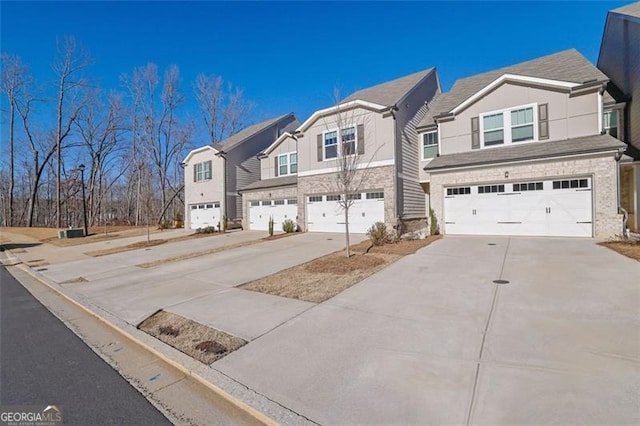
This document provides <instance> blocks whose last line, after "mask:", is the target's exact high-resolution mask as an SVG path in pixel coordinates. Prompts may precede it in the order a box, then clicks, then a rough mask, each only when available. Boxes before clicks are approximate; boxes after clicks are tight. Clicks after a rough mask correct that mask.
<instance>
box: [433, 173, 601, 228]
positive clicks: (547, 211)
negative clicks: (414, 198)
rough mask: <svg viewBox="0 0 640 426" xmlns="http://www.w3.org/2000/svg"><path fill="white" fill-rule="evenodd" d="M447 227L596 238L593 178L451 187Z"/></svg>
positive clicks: (446, 207)
mask: <svg viewBox="0 0 640 426" xmlns="http://www.w3.org/2000/svg"><path fill="white" fill-rule="evenodd" d="M445 191H446V192H445V196H444V217H445V232H446V233H447V234H466V235H523V236H564V237H591V236H592V235H593V225H592V221H593V220H592V217H593V215H592V191H591V179H590V178H578V179H558V180H549V181H531V182H520V183H506V184H491V185H480V186H460V187H453V188H446V189H445Z"/></svg>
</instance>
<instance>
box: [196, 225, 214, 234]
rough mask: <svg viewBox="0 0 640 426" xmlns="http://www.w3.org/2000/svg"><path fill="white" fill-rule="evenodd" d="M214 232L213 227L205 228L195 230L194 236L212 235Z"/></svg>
mask: <svg viewBox="0 0 640 426" xmlns="http://www.w3.org/2000/svg"><path fill="white" fill-rule="evenodd" d="M214 232H216V227H215V226H207V227H205V228H198V229H196V234H213V233H214Z"/></svg>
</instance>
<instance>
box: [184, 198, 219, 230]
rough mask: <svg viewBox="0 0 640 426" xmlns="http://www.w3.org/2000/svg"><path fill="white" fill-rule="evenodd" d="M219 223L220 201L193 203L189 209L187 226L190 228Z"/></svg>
mask: <svg viewBox="0 0 640 426" xmlns="http://www.w3.org/2000/svg"><path fill="white" fill-rule="evenodd" d="M219 223H220V203H219V202H212V203H202V204H193V205H191V208H190V210H189V226H190V228H191V229H198V228H206V227H208V226H218V224H219Z"/></svg>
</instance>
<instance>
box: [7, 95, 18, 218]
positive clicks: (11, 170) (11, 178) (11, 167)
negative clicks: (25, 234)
mask: <svg viewBox="0 0 640 426" xmlns="http://www.w3.org/2000/svg"><path fill="white" fill-rule="evenodd" d="M15 114H16V110H15V105H14V103H13V102H12V103H11V109H10V112H9V218H8V219H9V220H8V225H9V226H13V188H14V185H15V177H14V174H15V172H14V161H15V158H14V153H13V137H14V121H15Z"/></svg>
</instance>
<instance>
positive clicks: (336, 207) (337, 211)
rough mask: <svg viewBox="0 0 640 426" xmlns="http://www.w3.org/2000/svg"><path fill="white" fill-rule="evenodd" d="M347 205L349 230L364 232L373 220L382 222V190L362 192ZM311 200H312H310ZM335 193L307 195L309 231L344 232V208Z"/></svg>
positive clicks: (356, 232) (358, 232) (357, 232)
mask: <svg viewBox="0 0 640 426" xmlns="http://www.w3.org/2000/svg"><path fill="white" fill-rule="evenodd" d="M359 196H360V198H359V199H354V200H353V204H352V205H351V206H350V207H349V232H352V233H354V234H364V233H366V232H367V230H368V229H369V228H370V227H371V226H372V225H373V224H374V223H375V222H384V195H383V193H382V192H375V193H374V192H369V193H367V192H363V193H361V194H360V195H359ZM311 200H313V201H311ZM336 200H337V195H329V196H310V197H307V228H308V230H309V232H344V230H345V217H344V210H343V208H342V206H340V203H339V202H338V201H336Z"/></svg>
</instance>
